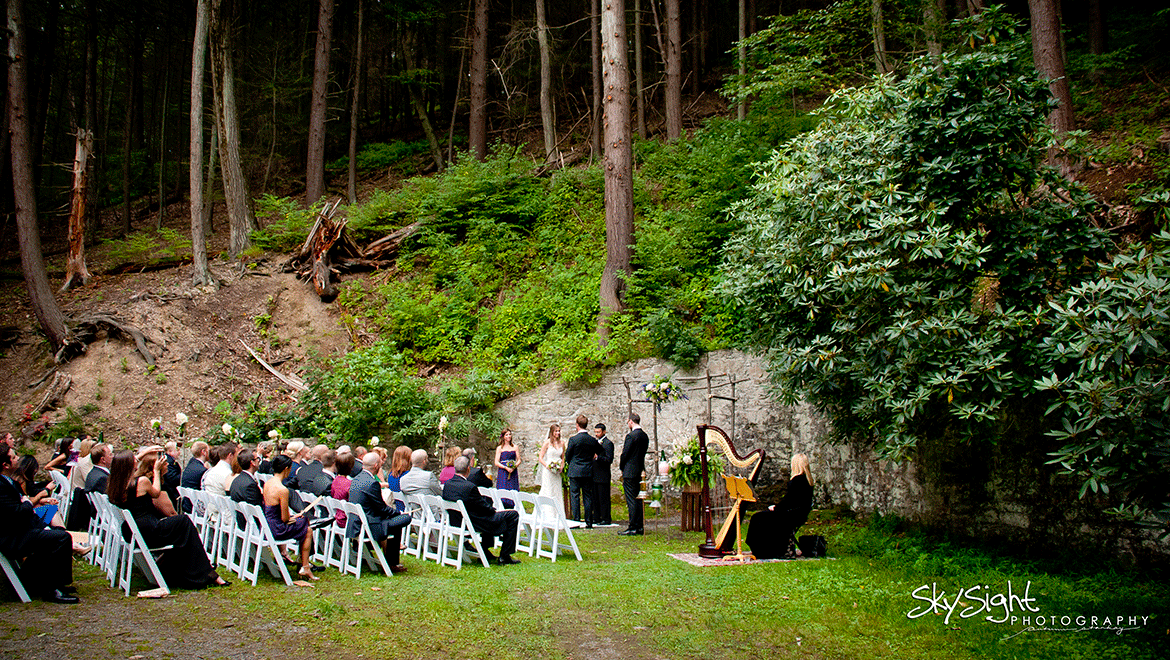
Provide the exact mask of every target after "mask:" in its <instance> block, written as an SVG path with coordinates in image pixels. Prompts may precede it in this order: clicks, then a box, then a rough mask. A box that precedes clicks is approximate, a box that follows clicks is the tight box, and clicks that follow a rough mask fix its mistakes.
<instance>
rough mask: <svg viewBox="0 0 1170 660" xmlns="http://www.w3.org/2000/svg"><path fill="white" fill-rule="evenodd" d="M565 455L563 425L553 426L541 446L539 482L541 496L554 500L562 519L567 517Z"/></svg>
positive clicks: (549, 428)
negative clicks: (563, 486)
mask: <svg viewBox="0 0 1170 660" xmlns="http://www.w3.org/2000/svg"><path fill="white" fill-rule="evenodd" d="M564 453H565V442H564V440H561V425H560V424H553V425H552V426H550V427H548V438H546V439H545V441H544V444H542V445H541V446H540V457H539V462H540V468H538V474H537V480H538V483H540V494H541V495H544V496H547V497H551V498H552V500H553V502H555V503H556V507H557V513H559V514H560V515H561V517H564V515H565V496H564V494H563V493H564V490H563V489H562V487H561V472H563V471H564V469H565V462H564V460H563V458H562V456H564ZM550 465H553V466H554V467H556V470H555V471H554V470H551V469H549V466H550Z"/></svg>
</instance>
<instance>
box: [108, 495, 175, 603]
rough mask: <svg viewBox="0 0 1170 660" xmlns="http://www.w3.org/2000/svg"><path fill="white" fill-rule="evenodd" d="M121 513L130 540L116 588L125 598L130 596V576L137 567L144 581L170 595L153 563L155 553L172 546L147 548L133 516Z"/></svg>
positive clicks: (126, 512) (123, 510)
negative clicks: (121, 591) (148, 581)
mask: <svg viewBox="0 0 1170 660" xmlns="http://www.w3.org/2000/svg"><path fill="white" fill-rule="evenodd" d="M121 511H122V520H123V521H124V522H125V523H126V525H127V526H128V527H129V528H130V539H129V540H128V541H127V545H126V546H125V547H126V550H125V557H124V561H123V562H122V570H121V574H120V575H119V578H118V587H119V588H121V589H124V590H125V591H126V595H127V596H129V595H130V576H131V574H132V572H133V571H132V569H133V567H134V566H135V565H137V566H139V567H140V568H141V569H142V573H143V574H144V575H146V579H148V580H150V581H151V582H153V583H154V584H156V585H158V587H159V588H160V589H162V590H164V591H165V592H167V593H170V591H171V590H170V589H168V588H167V581H166V580H164V579H163V576H162V572H161V571H159V570H158V563H157V562H155V553H161V552H164V551H166V550H170V549H172V548H174V546H172V545H167V546H163V547H160V548H151V547H149V546H148V545H147V544H146V539H144V538H142V532H140V531H139V530H138V523H137V522H135V520H134V516H132V515H130V512H129V511H127V510H125V509H121ZM119 527H120V526H119ZM119 531H120V530H119Z"/></svg>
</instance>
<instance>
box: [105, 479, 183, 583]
mask: <svg viewBox="0 0 1170 660" xmlns="http://www.w3.org/2000/svg"><path fill="white" fill-rule="evenodd" d="M87 496H88V497H89V501H90V504H91V505H92V506H93V509H94V515H93V518H92V519H91V520H90V544H91V545H92V546H93V550H91V551H90V553H89V554H90V555H91V556H93V557H94V558H93V559H92V560H91V561H93V562H94V563H95V564H97V565H98V566H100V567H101V568H102V569H103V570H104V571H105V572H106V576H107V577H108V578H109V580H110V586H111V587H113V586H114V585H115V584H116V585H117V586H118V588H120V589H122V590H123V591H124V592H125V594H126V595H127V596H129V595H130V582H131V575H132V572H133V571H132V569H133V567H134V566H135V565H137V566H138V567H139V568H140V569H142V573H143V574H144V575H145V576H146V578H147V579H148V580H150V581H151V582H153V583H154V584H156V585H158V586H159V587H160V588H162V589H164V590H167V583H166V580H164V579H163V576H162V572H161V571H159V569H158V564H157V563H156V561H155V555H156V553H161V552H164V551H166V550H170V549H171V548H172V547H173V546H169V545H168V546H164V547H160V548H151V547H149V546H148V545H147V544H146V540H145V539H144V538H143V537H142V533H141V532H140V531H139V529H138V524H137V523H136V522H135V521H134V517H133V516H131V515H130V512H129V511H126V510H125V509H121V508H119V507H117V506H115V505H114V504H112V503H111V502H110V500H109V498H108V497H106V496H105V494H103V493H87ZM123 525H126V527H127V528H128V529H129V531H130V538H129V539H126V538H124V537H123V536H122V526H123ZM167 592H168V593H169V590H167Z"/></svg>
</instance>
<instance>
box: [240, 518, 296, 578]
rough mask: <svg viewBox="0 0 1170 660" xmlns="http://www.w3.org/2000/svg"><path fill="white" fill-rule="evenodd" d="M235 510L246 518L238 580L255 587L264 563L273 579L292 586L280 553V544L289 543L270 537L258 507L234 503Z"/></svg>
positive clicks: (266, 523)
mask: <svg viewBox="0 0 1170 660" xmlns="http://www.w3.org/2000/svg"><path fill="white" fill-rule="evenodd" d="M236 509H237V510H238V511H239V512H241V513H243V514H244V516H245V517H246V518H247V525H246V526H245V530H246V532H245V534H246V536H245V541H244V547H243V549H242V553H243V554H242V556H241V557H240V572H239V576H240V579H241V580H247V581H251V582H252V586H256V581H257V578H258V577H259V575H260V564H261V563H264V564H265V565H266V566H267V567H268V571H269V572H270V573H272V575H273V577H278V578H281V579H283V580H284V583H285V584H286V585H288V586H292V578H291V577H289V574H288V569H287V568H286V567H285V565H284V557H283V556H282V553H281V551H280V548H281V545H282V543H289V542H288V541H284V542H277V541H276V539H274V538H273V537H272V530H271V529H269V528H268V521H267V520H265V518H264V512H263V511H262V510H261V509H260V507H258V506H256V505H255V504H247V503H246V502H236Z"/></svg>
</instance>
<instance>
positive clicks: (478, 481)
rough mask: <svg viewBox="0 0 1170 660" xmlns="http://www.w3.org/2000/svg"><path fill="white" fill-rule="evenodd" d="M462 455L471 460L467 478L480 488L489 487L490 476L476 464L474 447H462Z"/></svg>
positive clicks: (490, 485)
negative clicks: (469, 472)
mask: <svg viewBox="0 0 1170 660" xmlns="http://www.w3.org/2000/svg"><path fill="white" fill-rule="evenodd" d="M463 455H464V456H466V457H467V460H469V461H471V474H470V475H468V477H467V480H468V481H470V482H471V483H473V484H475V485H476V486H479V487H480V488H491V487H492V478H491V477H489V476H487V474H485V473H484V471H483V468H481V467H479V466H478V465H476V461H475V458H476V451H475V447H468V448H467V449H464V450H463ZM509 508H510V507H509Z"/></svg>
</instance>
